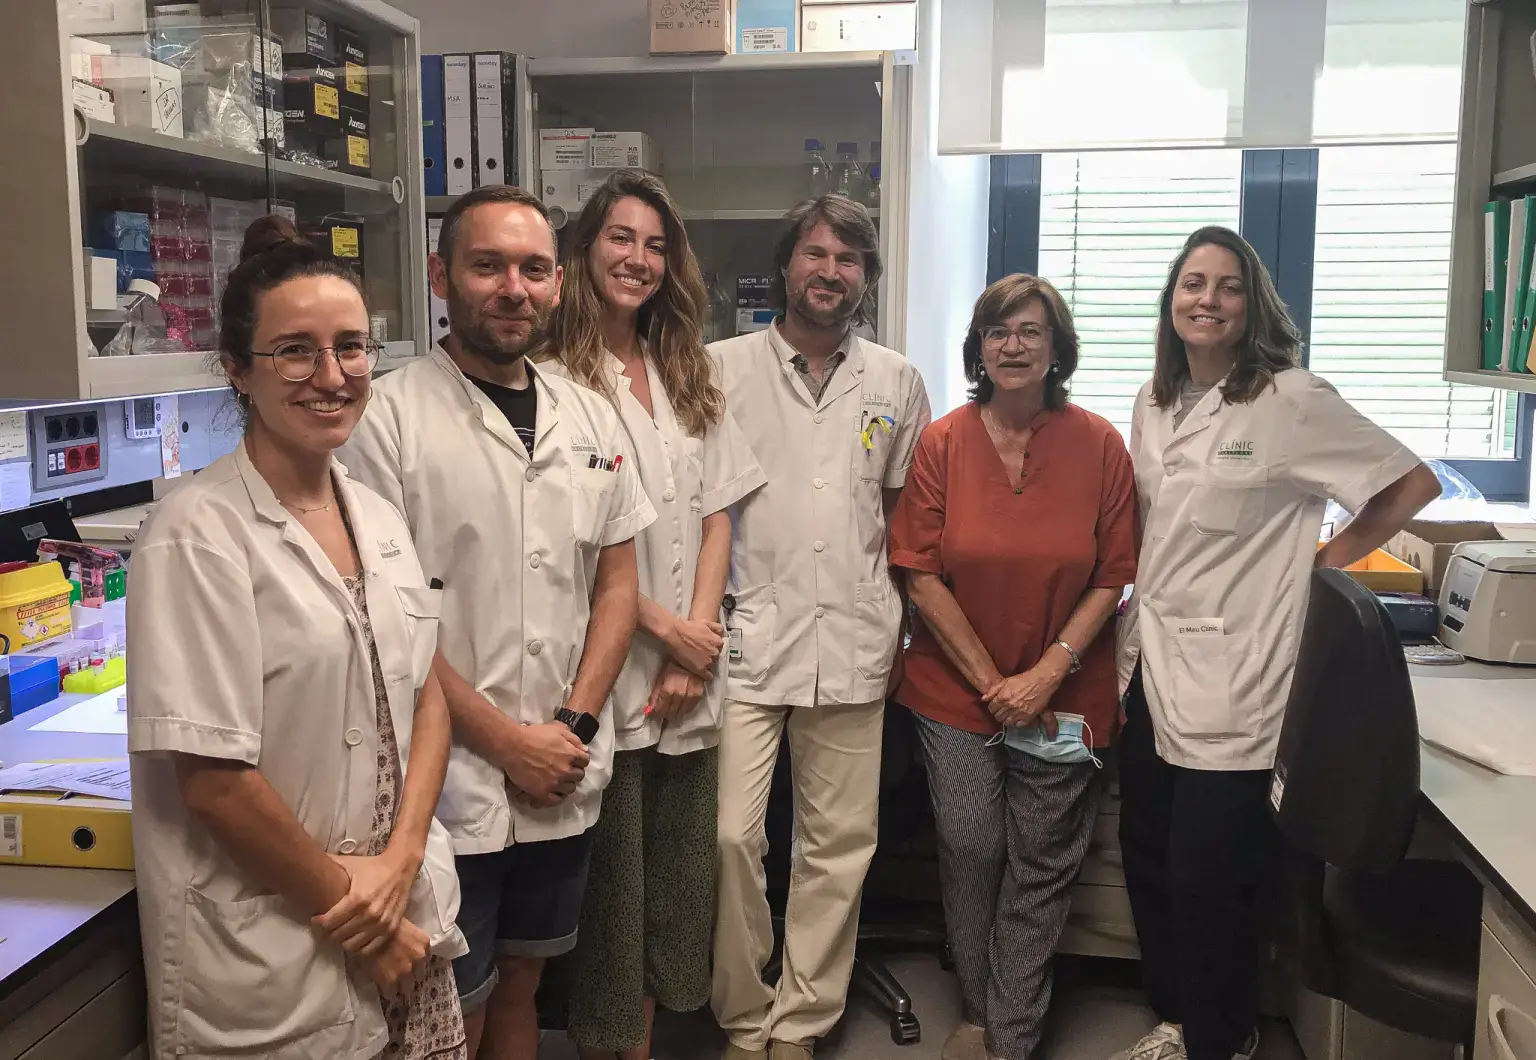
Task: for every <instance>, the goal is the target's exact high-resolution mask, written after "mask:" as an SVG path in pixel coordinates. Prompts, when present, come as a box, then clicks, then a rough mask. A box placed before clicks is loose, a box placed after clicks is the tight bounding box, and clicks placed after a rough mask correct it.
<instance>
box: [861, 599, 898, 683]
mask: <svg viewBox="0 0 1536 1060" xmlns="http://www.w3.org/2000/svg"><path fill="white" fill-rule="evenodd" d="M856 593H857V595H856V597H855V599H854V607H853V617H854V620H855V621H856V622H857V623H858V635H857V637H856V638H855V640H854V645H853V665H854V666H856V667H858V670H859V673H860V674H862V675H863V676H864V678H865V680H869V681H883V680H885V678H886V677H887V676H888V675H889V674H890V672H891V661H892V660H893V659H894V658H895V656H896V637H897V635H898V634H899V633H900V631H901V596H900V595H899V594H898V593H897V592H896V588H895V586H893V585H892V584H891V583H890V582H888V581H882V582H859V583H858V586H857V587H856Z"/></svg>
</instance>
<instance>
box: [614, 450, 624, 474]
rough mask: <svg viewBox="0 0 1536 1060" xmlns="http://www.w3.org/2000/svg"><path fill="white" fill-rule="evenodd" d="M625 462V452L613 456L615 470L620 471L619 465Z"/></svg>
mask: <svg viewBox="0 0 1536 1060" xmlns="http://www.w3.org/2000/svg"><path fill="white" fill-rule="evenodd" d="M623 462H624V454H623V453H620V454H619V455H618V456H616V457H614V458H613V470H614V471H618V470H619V465H620V464H622V463H623Z"/></svg>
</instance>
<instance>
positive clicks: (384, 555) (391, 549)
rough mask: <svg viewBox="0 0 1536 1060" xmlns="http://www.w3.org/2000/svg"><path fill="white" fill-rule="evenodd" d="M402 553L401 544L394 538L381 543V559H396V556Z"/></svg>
mask: <svg viewBox="0 0 1536 1060" xmlns="http://www.w3.org/2000/svg"><path fill="white" fill-rule="evenodd" d="M400 551H401V550H400V544H399V542H397V541H396V540H395V539H394V538H390V539H389V540H388V541H380V542H379V558H380V559H394V558H395V557H396V556H398V555H400Z"/></svg>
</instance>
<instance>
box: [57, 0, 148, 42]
mask: <svg viewBox="0 0 1536 1060" xmlns="http://www.w3.org/2000/svg"><path fill="white" fill-rule="evenodd" d="M59 9H60V11H61V12H62V13H63V14H64V15H65V16H66V17H67V18H68V20H69V32H71V33H78V34H84V35H86V36H93V35H95V34H99V33H146V32H148V31H149V12H148V10H147V6H146V4H145V2H144V0H61V2H60V4H59Z"/></svg>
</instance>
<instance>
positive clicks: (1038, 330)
mask: <svg viewBox="0 0 1536 1060" xmlns="http://www.w3.org/2000/svg"><path fill="white" fill-rule="evenodd" d="M977 334H978V335H980V336H981V344H982V345H983V346H985V347H987V348H988V349H990V350H1000V349H1002V348H1003V347H1004V346H1006V345H1008V340H1009V339H1011V338H1012V339H1018V340H1019V345H1020V346H1022V347H1024V348H1025V349H1026V350H1038V349H1039V348H1040V347H1041V346H1043V345H1044V344H1045V341H1046V339H1047V338H1049V337H1050V334H1051V329H1050V328H1048V327H1040V326H1039V325H1036V324H1025V325H1024V326H1023V327H1021V328H1019V330H1018V331H1009V330H1008V329H1007V328H1002V327H987V328H979V329H978V330H977Z"/></svg>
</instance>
